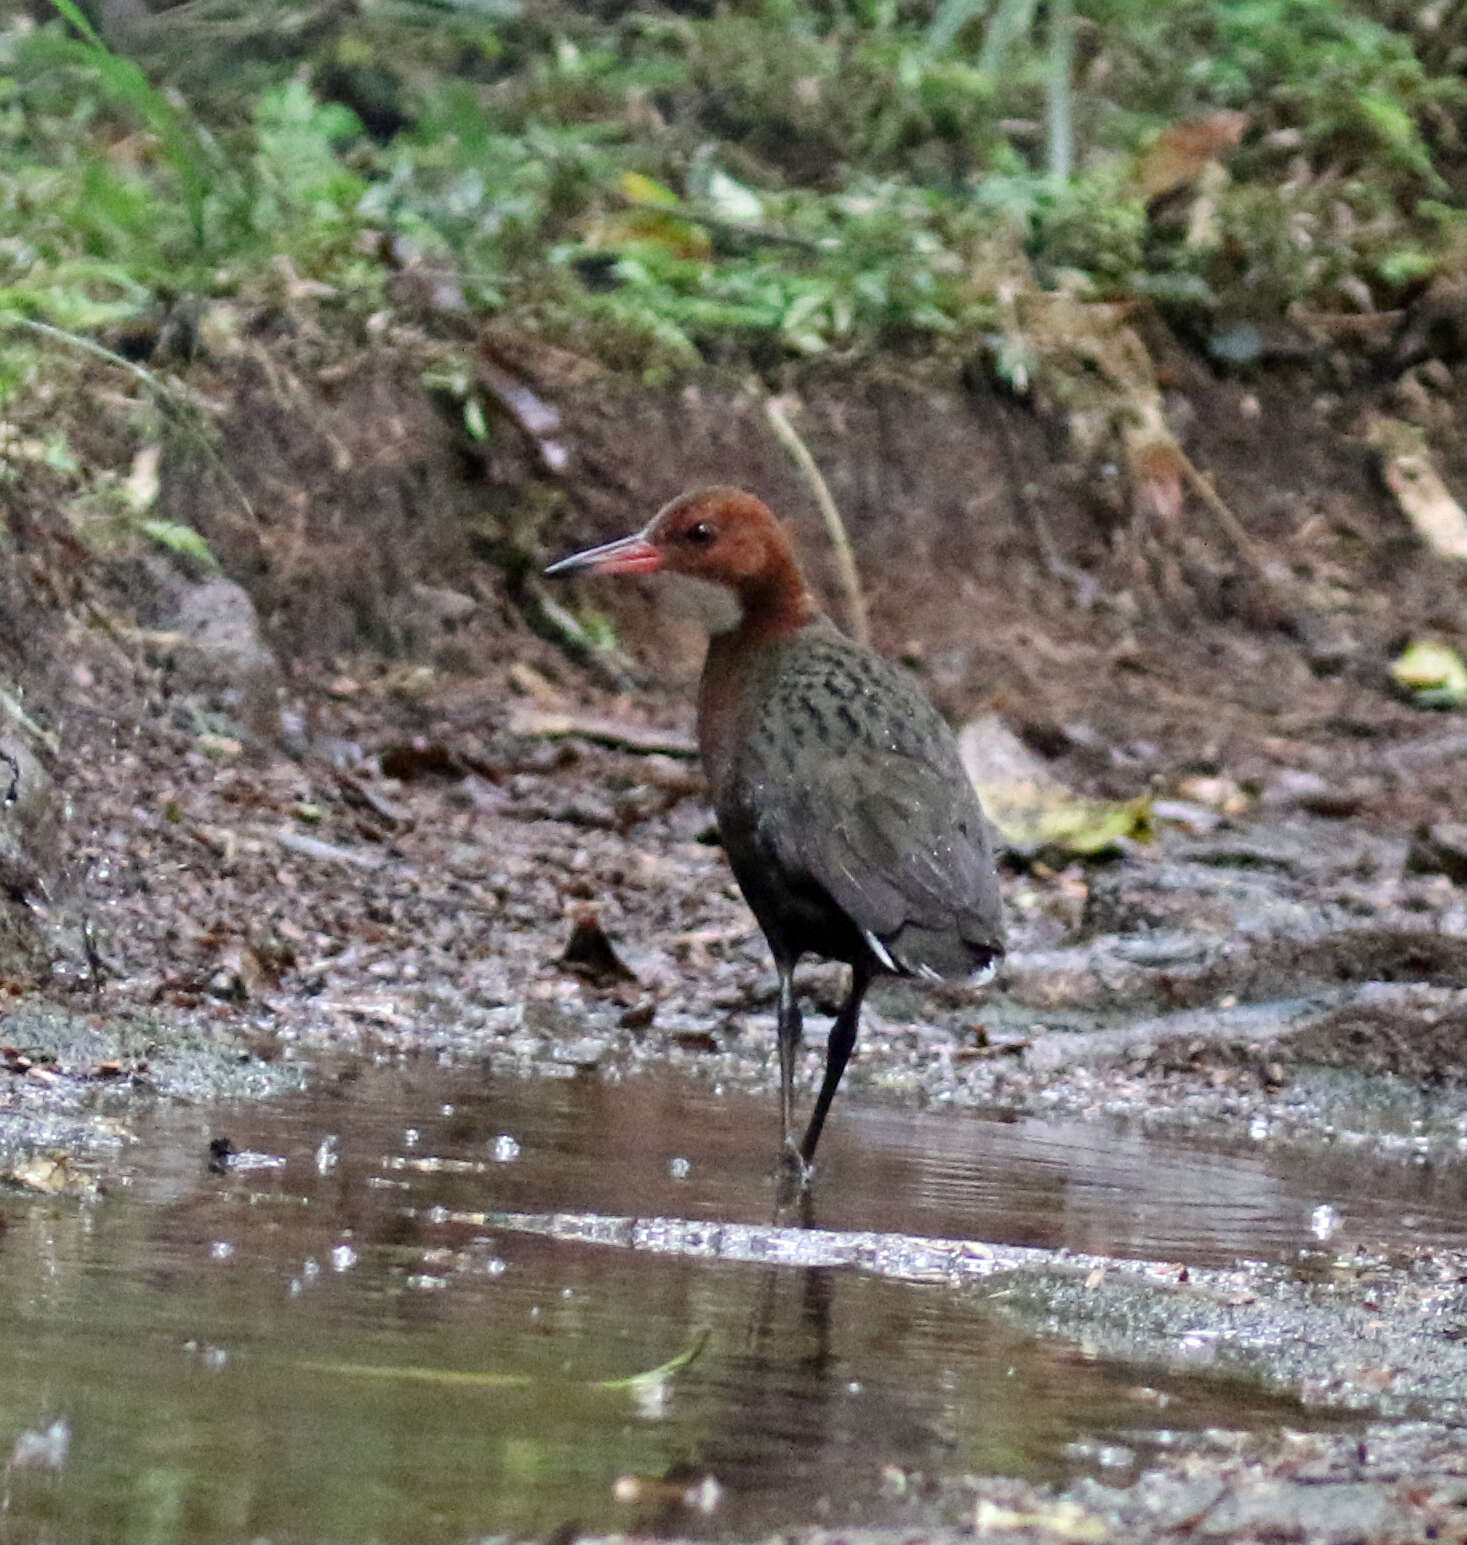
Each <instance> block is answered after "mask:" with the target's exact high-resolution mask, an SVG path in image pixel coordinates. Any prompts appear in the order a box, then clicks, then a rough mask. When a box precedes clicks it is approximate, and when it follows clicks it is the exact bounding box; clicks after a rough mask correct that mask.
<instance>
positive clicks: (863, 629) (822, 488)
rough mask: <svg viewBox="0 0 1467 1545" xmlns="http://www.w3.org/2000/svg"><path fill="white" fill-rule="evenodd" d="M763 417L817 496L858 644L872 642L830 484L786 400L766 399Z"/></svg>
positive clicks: (857, 576) (858, 579) (853, 562)
mask: <svg viewBox="0 0 1467 1545" xmlns="http://www.w3.org/2000/svg"><path fill="white" fill-rule="evenodd" d="M764 416H765V417H766V418H767V419H768V420H769V423H770V427H771V428H772V429H773V430H774V432H775V434H776V435H777V436H778V437H779V441H780V444H781V445H783V446H784V448H785V449H786V450H787V451H788V452H789V453H790V456H791V458H792V459H793V461H794V463H795V465H796V466H797V467H798V468H799V469H800V472H801V474H802V475H803V477H804V479H805V482H806V484H807V485H808V486H809V489H810V493H811V494H812V495H813V497H814V499H815V505H816V508H817V509H818V510H819V511H820V518H821V519H822V520H823V521H824V522H825V534H826V536H827V537H828V538H829V539H830V545H831V549H832V550H833V552H834V554H835V568H836V574H837V575H838V577H839V579H840V587H841V595H842V599H843V600H844V602H845V610H846V620H847V622H848V623H849V625H850V630H851V636H852V637H853V638H854V639H856V640H857V642H858V643H862V644H869V643H870V642H871V622H870V618H869V617H868V616H867V614H866V597H865V594H864V593H863V592H862V590H861V574H860V571H859V570H858V569H857V567H856V555H855V553H854V552H853V551H852V550H851V539H850V537H849V536H847V534H846V527H845V522H844V521H843V520H842V519H841V518H840V511H839V510H838V509H837V508H836V503H835V499H834V497H833V496H832V495H831V492H830V485H829V484H828V483H826V481H825V478H824V476H823V475H822V474H821V471H820V468H819V467H818V466H817V465H816V464H815V458H814V457H813V456H812V455H811V454H810V448H809V446H807V445H806V444H805V442H804V440H802V439H801V438H800V433H799V431H798V430H797V429H796V428H795V426H794V425H793V424H792V423H791V422H790V419H789V415H788V414H787V413H786V412H785V407H784V403H783V401H782V400H781V399H780V398H778V397H766V398H765V399H764Z"/></svg>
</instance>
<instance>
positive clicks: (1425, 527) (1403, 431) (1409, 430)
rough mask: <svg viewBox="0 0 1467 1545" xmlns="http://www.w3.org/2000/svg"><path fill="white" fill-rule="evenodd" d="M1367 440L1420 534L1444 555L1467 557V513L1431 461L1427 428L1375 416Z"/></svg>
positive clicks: (1384, 476) (1385, 477)
mask: <svg viewBox="0 0 1467 1545" xmlns="http://www.w3.org/2000/svg"><path fill="white" fill-rule="evenodd" d="M1365 439H1366V443H1367V444H1368V445H1370V446H1371V447H1372V449H1374V450H1375V452H1376V454H1377V455H1378V456H1379V457H1380V470H1381V476H1382V477H1383V478H1384V479H1385V483H1386V487H1387V488H1389V489H1390V491H1391V493H1392V494H1393V495H1394V496H1395V500H1396V503H1397V504H1398V505H1399V506H1400V509H1401V513H1402V514H1403V515H1404V516H1405V517H1406V519H1407V520H1409V521H1410V522H1411V525H1412V527H1413V529H1414V530H1415V532H1416V534H1417V535H1418V536H1419V537H1420V538H1421V540H1422V541H1423V542H1425V543H1426V545H1427V546H1428V547H1430V548H1431V550H1432V551H1433V552H1435V553H1439V554H1440V555H1441V556H1442V557H1443V558H1457V559H1467V513H1464V512H1463V509H1462V506H1461V505H1460V504H1458V503H1457V501H1456V500H1455V499H1454V498H1453V497H1452V495H1451V492H1450V490H1449V489H1448V488H1447V485H1446V484H1445V483H1444V482H1443V481H1442V477H1441V474H1440V473H1439V472H1438V471H1437V469H1436V465H1435V463H1434V462H1433V460H1432V456H1431V448H1430V445H1429V444H1428V442H1427V438H1426V431H1425V430H1424V429H1421V428H1420V427H1418V426H1417V425H1415V424H1408V423H1406V422H1405V421H1404V420H1402V419H1398V418H1385V417H1377V418H1373V419H1372V420H1371V421H1370V423H1369V424H1368V425H1367V426H1366V429H1365Z"/></svg>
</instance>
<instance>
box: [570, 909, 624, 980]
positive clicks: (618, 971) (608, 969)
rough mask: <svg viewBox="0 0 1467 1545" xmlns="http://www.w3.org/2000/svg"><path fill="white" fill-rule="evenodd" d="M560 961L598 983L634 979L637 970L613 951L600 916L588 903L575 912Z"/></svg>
mask: <svg viewBox="0 0 1467 1545" xmlns="http://www.w3.org/2000/svg"><path fill="white" fill-rule="evenodd" d="M560 963H561V965H563V966H566V967H567V968H569V969H570V970H571V971H574V972H575V974H576V975H577V976H581V977H585V978H586V979H587V980H588V981H591V982H595V983H597V984H598V985H601V986H609V985H610V984H611V983H613V982H635V981H636V980H637V973H636V972H635V971H633V970H632V968H631V967H630V966H629V965H628V964H627V963H626V961H624V960H623V959H622V958H621V956H620V955H618V954H617V952H616V946H615V945H614V944H613V943H612V942H611V940H610V938H608V937H607V933H606V930H605V929H604V928H603V927H602V926H601V919H600V918H599V917H598V916H597V915H596V913H595V912H594V911H593V910H592V909H591V908H589V907H588V908H586V909H584V910H583V911H581V912H579V913H577V914H576V917H575V923H574V926H573V927H572V928H571V936H570V939H569V940H568V942H567V943H566V946H565V950H564V952H563V953H562V955H561V957H560Z"/></svg>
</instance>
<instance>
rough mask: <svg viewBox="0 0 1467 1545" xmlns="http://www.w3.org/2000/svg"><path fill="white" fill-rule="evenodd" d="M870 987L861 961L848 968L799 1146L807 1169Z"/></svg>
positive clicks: (869, 969)
mask: <svg viewBox="0 0 1467 1545" xmlns="http://www.w3.org/2000/svg"><path fill="white" fill-rule="evenodd" d="M870 985H871V968H870V966H868V965H866V964H865V963H864V962H858V963H857V964H856V965H854V966H852V967H851V990H850V992H849V993H847V994H846V1001H845V1004H844V1006H843V1007H842V1008H841V1011H840V1013H839V1014H837V1015H836V1019H835V1023H834V1024H833V1025H832V1026H831V1027H830V1041H829V1043H828V1044H827V1045H826V1048H825V1077H824V1078H823V1079H822V1080H821V1082H820V1094H819V1096H818V1097H817V1098H816V1101H815V1109H814V1111H813V1112H812V1113H811V1116H810V1125H809V1126H807V1127H806V1128H805V1136H804V1139H803V1140H802V1142H801V1143H800V1158H801V1159H803V1160H804V1164H805V1168H806V1170H808V1169H809V1168H810V1166H811V1164H812V1162H813V1161H814V1158H815V1144H816V1143H818V1142H819V1141H820V1129H821V1127H823V1126H824V1125H825V1117H826V1114H827V1113H828V1112H829V1110H830V1102H831V1101H832V1100H833V1099H834V1098H835V1091H836V1090H837V1089H838V1088H839V1087H840V1080H841V1074H843V1073H844V1072H845V1070H846V1063H848V1062H849V1061H850V1060H851V1050H852V1048H853V1047H854V1046H855V1044H856V1026H857V1025H858V1024H859V1023H860V1019H861V1000H862V998H864V997H865V996H866V989H867V988H868V987H869V986H870Z"/></svg>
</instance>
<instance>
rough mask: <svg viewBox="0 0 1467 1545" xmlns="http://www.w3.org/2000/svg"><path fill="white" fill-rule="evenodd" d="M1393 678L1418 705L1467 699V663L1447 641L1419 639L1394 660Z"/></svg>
mask: <svg viewBox="0 0 1467 1545" xmlns="http://www.w3.org/2000/svg"><path fill="white" fill-rule="evenodd" d="M1391 679H1392V680H1393V681H1394V682H1395V683H1396V685H1397V686H1398V687H1400V689H1401V690H1402V691H1403V692H1404V693H1405V694H1406V695H1407V696H1408V697H1409V698H1410V699H1411V701H1412V702H1413V703H1415V704H1416V705H1417V706H1418V707H1419V708H1460V707H1462V705H1463V704H1464V703H1467V663H1464V662H1463V659H1462V656H1461V655H1459V654H1458V653H1457V651H1456V650H1455V649H1453V648H1451V647H1450V646H1449V645H1447V644H1439V643H1436V642H1434V641H1432V640H1430V639H1426V640H1420V639H1419V640H1417V641H1416V642H1415V643H1413V644H1409V645H1407V647H1406V648H1405V649H1404V650H1403V651H1402V652H1401V654H1399V655H1398V656H1397V657H1396V658H1395V659H1394V660H1393V661H1392V662H1391Z"/></svg>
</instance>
